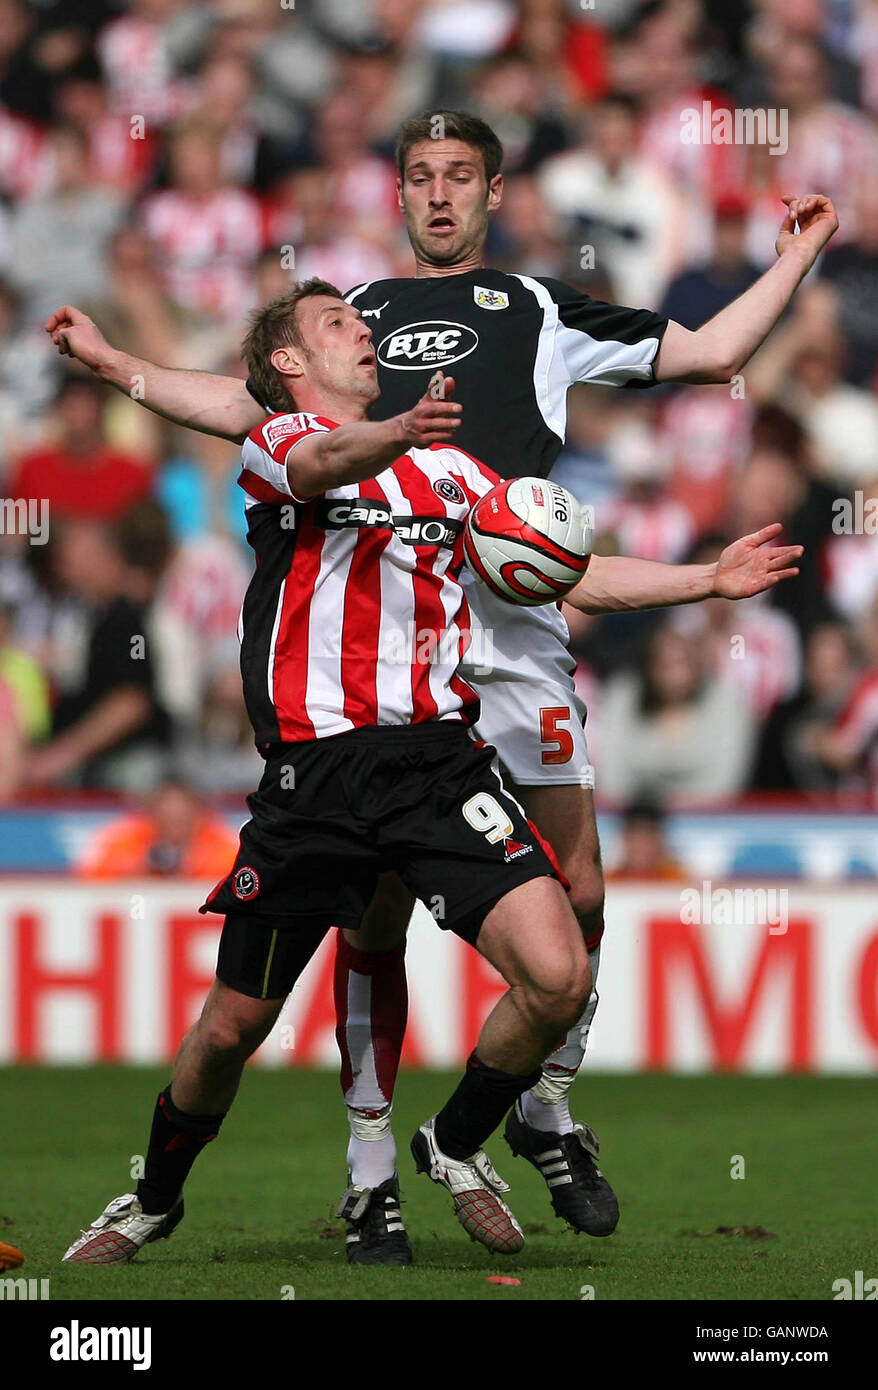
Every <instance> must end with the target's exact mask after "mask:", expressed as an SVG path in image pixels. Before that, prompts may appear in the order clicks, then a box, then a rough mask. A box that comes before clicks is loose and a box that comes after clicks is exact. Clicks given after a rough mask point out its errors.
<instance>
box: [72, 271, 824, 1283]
mask: <svg viewBox="0 0 878 1390" xmlns="http://www.w3.org/2000/svg"><path fill="white" fill-rule="evenodd" d="M371 336H372V335H371V330H370V328H369V326H368V324H367V323H366V321H365V320H364V319H363V318H362V316H361V315H360V313H359V311H358V310H357V309H356V308H354V307H351V306H350V305H348V304H346V303H345V302H344V301H343V299H342V297H341V294H340V292H339V291H337V290H335V289H334V287H333V286H331V285H327V284H326V283H325V282H323V281H310V282H307V283H306V284H304V285H302V286H299V287H297V288H296V289H295V290H293V291H292V292H291V293H290V294H289V295H287V296H283V297H281V299H280V300H277V301H273V302H272V303H271V304H269V305H267V306H265V307H264V308H263V309H262V310H259V311H257V313H256V314H255V315H254V320H253V324H252V327H251V331H250V333H249V334H248V337H247V339H246V341H245V354H246V356H247V358H248V361H249V362H251V363H253V364H256V365H257V366H259V367H261V368H262V369H263V371H264V372H265V374H266V378H268V377H269V376H271V378H272V382H273V385H274V386H276V387H277V388H283V389H284V390H285V391H286V393H287V402H288V405H290V404H293V403H295V405H297V406H299V407H301V409H297V410H290V409H287V410H286V411H283V412H280V413H277V414H275V415H272V416H271V417H270V418H269V419H268V420H267V421H264V422H262V423H261V424H259V425H257V426H256V428H255V429H253V430H252V431H251V432H250V434H249V435H248V437H247V439H246V440H245V442H244V447H243V453H242V467H241V474H240V477H239V483H240V485H241V487H242V489H243V491H244V494H245V497H246V507H247V519H248V540H249V542H250V545H251V546H252V548H253V550H254V553H255V556H256V560H257V564H256V568H255V571H254V574H253V577H252V579H251V581H250V585H249V587H248V590H247V595H246V598H245V602H244V607H243V613H242V621H241V669H242V674H243V678H244V696H245V700H246V704H247V711H248V714H249V716H250V720H251V722H252V724H253V729H254V733H255V738H256V742H257V745H258V746H259V748H260V751H261V752H262V754H263V756H264V758H265V763H266V766H265V772H264V775H263V777H262V780H261V782H260V785H259V789H258V791H257V792H256V793H254V795H253V796H251V797H250V799H249V803H248V804H249V808H250V820H249V821H248V822H247V824H246V825H245V826H244V827H243V829H242V831H241V840H240V847H239V850H238V854H237V856H236V859H235V863H234V865H233V866H232V867H231V869H230V872H229V874H228V875H227V876H226V877H225V878H224V879H223V880H222V882H221V883H220V884H218V885H217V887H216V888H215V889H214V891H213V892H212V893H211V894H210V896H209V897H208V899H207V902H206V903H205V904H204V905H203V907H202V909H201V910H202V911H210V912H221V913H223V914H224V917H225V921H224V925H223V930H222V935H221V938H220V947H219V957H218V962H217V979H216V981H215V982H214V985H213V986H212V988H211V991H210V994H209V995H208V998H207V1001H206V1003H205V1006H204V1010H203V1012H202V1015H201V1017H200V1019H199V1020H198V1022H197V1023H196V1024H195V1025H194V1026H193V1027H192V1029H190V1031H189V1033H187V1035H186V1037H185V1038H184V1040H183V1042H182V1044H181V1047H180V1051H179V1053H178V1056H177V1059H176V1062H175V1065H174V1074H173V1079H172V1082H171V1085H170V1086H168V1087H167V1088H166V1089H165V1090H164V1091H163V1092H162V1093H161V1095H160V1096H159V1098H158V1101H157V1103H156V1107H155V1112H154V1116H153V1124H152V1132H151V1135H150V1141H149V1147H148V1150H147V1156H146V1163H145V1168H144V1175H143V1178H142V1179H141V1180H140V1182H139V1184H138V1188H137V1192H136V1193H126V1194H125V1195H124V1196H123V1197H119V1198H116V1199H115V1200H114V1201H113V1202H111V1203H110V1204H109V1206H108V1207H107V1208H106V1209H105V1210H104V1212H102V1213H101V1215H100V1216H99V1217H98V1218H97V1220H96V1221H95V1222H94V1223H93V1224H92V1225H91V1226H90V1227H89V1228H88V1229H87V1230H86V1231H84V1232H83V1234H82V1235H81V1237H80V1238H79V1239H78V1240H76V1241H75V1242H74V1243H73V1245H72V1246H71V1247H70V1249H69V1250H68V1251H67V1254H66V1256H65V1258H66V1259H68V1260H72V1261H75V1262H81V1263H108V1262H124V1261H127V1260H130V1259H132V1258H133V1257H134V1256H135V1255H136V1254H137V1252H138V1250H139V1249H140V1248H141V1246H142V1245H144V1244H146V1243H147V1242H148V1241H151V1240H156V1239H160V1238H161V1237H163V1236H166V1235H169V1234H170V1232H171V1231H172V1230H173V1229H174V1227H175V1226H176V1224H177V1223H178V1222H179V1220H180V1218H181V1216H182V1214H183V1198H182V1189H183V1184H184V1182H185V1180H186V1177H187V1175H188V1173H189V1171H190V1169H191V1167H192V1164H193V1162H194V1160H195V1158H196V1157H197V1156H198V1154H199V1153H200V1151H201V1150H202V1149H203V1147H204V1145H205V1144H206V1143H207V1142H208V1141H209V1140H210V1139H212V1138H214V1137H216V1135H217V1133H218V1131H219V1128H220V1126H221V1124H222V1122H223V1119H224V1117H225V1114H226V1112H227V1111H228V1109H229V1106H230V1105H231V1103H232V1100H233V1099H234V1096H235V1093H236V1091H237V1088H238V1084H239V1082H240V1080H241V1075H242V1072H243V1069H244V1065H245V1062H246V1060H247V1058H248V1057H249V1056H250V1055H252V1053H253V1052H254V1051H255V1049H256V1048H257V1047H258V1046H259V1044H260V1043H261V1042H262V1041H263V1039H264V1038H265V1037H266V1036H267V1034H268V1033H269V1031H270V1030H271V1028H272V1027H273V1025H274V1023H275V1022H276V1020H277V1018H278V1015H279V1013H280V1010H281V1008H282V1007H283V1004H284V1000H285V998H286V996H287V994H288V993H289V991H290V990H291V989H292V988H293V986H294V985H295V983H296V980H297V979H298V977H299V975H300V973H301V971H302V970H303V969H304V967H305V965H306V964H307V963H308V961H309V960H310V958H311V956H312V955H313V953H314V951H315V950H316V949H317V947H318V945H319V944H320V942H321V940H322V939H323V937H324V935H325V934H326V932H327V931H328V930H330V929H331V928H332V927H340V928H343V929H346V930H349V931H351V932H353V933H356V932H357V931H359V930H361V929H362V924H363V918H364V914H365V913H366V911H367V909H368V907H369V904H370V902H371V900H372V898H373V896H374V893H375V888H376V885H377V881H378V876H379V874H380V873H382V872H387V873H394V874H397V875H399V876H400V877H401V879H402V880H403V881H404V883H405V885H406V887H407V889H408V890H409V891H410V892H411V893H412V894H414V895H416V896H417V897H418V898H420V899H421V901H422V902H425V903H430V902H435V901H441V902H442V903H443V904H444V914H443V916H442V920H441V922H440V925H441V926H442V927H443V928H444V929H450V930H452V931H454V932H455V933H456V934H457V935H459V936H461V937H462V938H463V939H464V940H465V941H467V942H469V943H471V944H472V945H474V946H476V947H477V949H478V950H479V951H480V952H481V954H482V955H483V956H485V958H486V959H487V960H488V961H490V962H491V963H492V964H493V965H494V966H495V967H496V969H497V970H498V971H499V972H500V974H501V975H502V976H503V977H504V978H505V979H506V981H507V983H508V985H509V990H508V992H507V993H506V995H504V996H503V997H502V998H501V999H500V1000H499V1001H498V1003H497V1004H496V1005H495V1007H494V1009H493V1010H492V1011H491V1014H490V1015H489V1017H488V1019H487V1020H486V1022H485V1024H484V1027H483V1028H482V1031H481V1033H480V1035H479V1040H478V1043H477V1045H476V1049H475V1051H474V1052H473V1054H472V1056H471V1057H470V1059H469V1062H468V1064H467V1068H466V1072H465V1074H464V1076H463V1078H462V1079H461V1081H460V1084H459V1086H458V1087H457V1089H456V1090H455V1092H454V1094H453V1095H452V1096H451V1097H450V1099H449V1100H448V1102H447V1104H446V1105H445V1106H443V1108H442V1109H441V1110H440V1112H439V1113H438V1114H437V1115H435V1116H433V1117H431V1118H430V1119H429V1120H427V1121H426V1122H425V1123H424V1124H423V1125H421V1126H420V1128H419V1129H418V1131H417V1133H416V1134H415V1136H414V1139H413V1141H412V1152H413V1154H414V1157H415V1160H416V1164H417V1166H418V1168H419V1170H420V1171H422V1172H424V1173H427V1174H428V1175H429V1176H430V1177H431V1179H432V1180H433V1181H434V1182H436V1183H439V1184H440V1185H441V1186H443V1187H445V1188H446V1189H447V1190H448V1191H449V1192H450V1193H451V1195H452V1197H453V1201H454V1209H455V1212H456V1214H457V1217H458V1219H459V1220H460V1222H461V1224H462V1225H463V1227H464V1229H465V1230H466V1231H467V1232H468V1233H469V1234H470V1235H471V1236H472V1237H473V1238H474V1239H476V1240H479V1241H481V1243H482V1244H483V1245H485V1246H487V1248H488V1249H490V1250H492V1251H496V1252H498V1253H512V1252H515V1251H517V1250H519V1249H521V1246H522V1245H523V1243H524V1238H523V1235H522V1232H521V1228H520V1227H519V1225H518V1223H517V1222H516V1221H515V1218H514V1217H513V1215H512V1213H511V1212H510V1210H509V1208H508V1207H507V1206H506V1204H505V1202H504V1201H503V1198H502V1195H501V1194H502V1192H503V1191H505V1190H506V1188H505V1184H503V1183H502V1181H501V1180H500V1178H499V1177H498V1175H497V1173H496V1172H495V1170H494V1169H493V1167H492V1165H491V1164H490V1161H489V1160H488V1158H487V1156H486V1155H485V1153H484V1152H483V1150H482V1144H483V1142H484V1141H485V1140H486V1139H487V1137H488V1136H489V1134H490V1133H491V1132H492V1131H493V1130H494V1128H495V1127H496V1126H497V1124H498V1123H499V1122H500V1121H501V1120H502V1118H503V1116H504V1114H506V1113H507V1112H508V1111H509V1108H510V1106H511V1105H513V1104H514V1103H515V1102H516V1100H517V1099H518V1097H519V1096H521V1095H522V1094H523V1093H524V1092H525V1091H527V1090H528V1089H529V1088H530V1087H531V1086H533V1085H534V1084H536V1083H537V1082H538V1080H539V1078H540V1075H541V1064H542V1062H543V1060H544V1058H545V1057H546V1056H547V1054H548V1053H549V1052H550V1050H551V1048H552V1047H553V1046H554V1044H555V1043H556V1042H557V1040H558V1037H559V1035H563V1032H564V1030H565V1029H566V1028H567V1027H569V1026H570V1024H571V1023H572V1022H573V1021H574V1019H575V1018H576V1017H577V1016H578V1015H579V1014H580V1012H581V1009H582V1006H583V1004H584V1002H585V1000H586V999H587V998H588V997H589V995H590V993H591V987H592V977H591V967H590V964H589V960H588V953H587V951H586V946H585V942H584V941H583V938H582V934H581V931H580V928H579V924H578V922H577V920H576V917H575V915H574V913H573V911H572V908H571V906H570V903H569V900H568V898H567V897H566V895H565V892H564V890H563V888H562V886H561V883H560V882H559V877H560V873H559V870H558V868H557V864H556V861H555V859H554V855H553V853H552V851H551V849H550V847H549V846H548V845H547V844H546V843H545V842H544V841H543V840H542V839H541V837H540V835H539V832H538V831H537V829H536V828H535V826H534V825H533V824H532V823H531V822H530V821H529V820H528V819H527V818H526V816H525V814H524V812H523V811H522V809H521V807H520V806H519V804H518V803H517V802H516V801H515V800H514V799H513V798H512V797H511V796H510V795H509V794H508V793H507V792H506V791H505V789H504V787H503V784H502V782H501V780H500V778H499V776H498V773H497V770H496V766H495V754H494V749H493V748H492V747H490V746H488V745H485V744H484V742H483V741H482V740H480V739H478V738H473V737H472V736H471V734H470V726H471V725H472V724H473V722H474V720H475V718H476V716H477V706H478V696H477V694H476V692H475V690H474V689H473V688H472V686H471V685H470V684H469V683H468V681H467V680H465V679H464V678H463V677H462V676H461V669H460V668H461V658H462V656H463V655H464V653H465V652H466V650H467V647H468V645H469V639H470V612H469V603H468V599H467V591H466V589H465V586H464V585H463V583H462V582H461V574H462V570H463V544H462V543H463V529H464V523H465V520H466V516H467V513H468V512H469V509H470V508H471V506H472V505H473V503H474V502H475V501H476V500H477V499H478V498H479V497H481V496H484V494H485V493H486V492H488V491H489V490H490V488H491V487H493V486H494V485H495V483H496V482H497V481H498V478H497V475H496V474H495V473H493V472H491V470H490V469H488V468H486V467H485V466H484V465H483V464H481V463H480V462H479V461H478V460H477V459H474V458H472V457H471V456H470V455H469V454H468V453H465V452H464V451H463V450H461V449H459V448H456V447H455V440H456V435H457V433H458V432H459V429H460V421H461V419H462V408H461V406H460V405H459V404H458V403H456V402H455V401H453V400H452V399H451V394H452V392H451V389H450V388H451V386H452V383H450V382H449V390H448V391H447V392H446V396H445V397H444V398H443V397H441V396H440V397H438V398H437V397H434V396H433V395H432V394H431V393H430V392H429V391H428V392H426V393H425V394H424V396H423V397H422V399H421V400H420V401H419V402H418V404H417V405H416V407H415V408H414V409H413V410H410V411H405V412H401V413H400V414H398V415H395V416H391V417H390V419H389V420H387V421H385V422H382V423H377V422H376V423H370V422H367V421H366V420H365V414H366V407H367V405H368V404H369V403H370V402H371V401H373V400H374V399H375V398H376V396H377V393H378V386H377V372H376V358H375V353H374V351H373V349H372V346H371ZM779 529H780V528H779V527H772V528H768V531H767V532H766V533H764V534H761V533H760V534H757V535H755V536H753V537H745V538H744V539H743V541H741V542H738V543H736V545H735V546H733V547H730V548H729V550H727V551H726V552H724V556H723V559H722V560H721V562H720V563H719V564H718V565H707V566H661V565H660V566H652V565H649V564H647V565H646V567H645V569H644V568H643V566H642V565H638V563H637V562H633V570H629V573H628V576H627V580H626V578H625V576H623V577H622V582H621V586H620V587H619V589H618V592H617V598H616V599H615V600H608V598H607V597H606V595H607V594H608V593H609V591H610V590H612V589H613V587H614V578H613V570H614V566H613V562H612V560H603V562H602V561H601V559H600V558H598V559H597V562H596V574H597V579H596V580H595V579H594V578H593V577H587V578H584V579H583V581H582V583H581V585H580V586H578V587H577V590H576V592H575V593H574V594H573V595H571V600H572V601H573V602H574V603H577V604H579V605H581V606H583V607H584V608H587V609H589V610H590V611H603V610H605V609H606V608H607V607H608V606H611V604H612V603H622V604H625V603H627V602H629V601H630V600H632V599H635V600H637V599H641V598H642V597H643V592H644V591H645V589H649V590H650V592H651V596H652V598H653V599H654V600H655V601H657V602H685V601H689V600H694V599H697V598H700V597H706V596H708V595H709V594H712V593H716V592H726V593H728V594H729V595H730V596H732V597H735V596H738V597H741V596H744V595H745V594H750V593H753V592H756V591H758V590H759V589H762V588H766V587H769V586H770V585H772V584H775V583H778V582H780V581H781V580H782V579H784V578H787V577H792V576H793V575H794V574H796V573H797V572H798V571H797V569H796V567H795V560H796V559H797V558H798V555H799V554H800V553H801V547H795V546H793V547H790V546H785V547H777V548H769V547H768V546H767V545H766V544H765V542H766V541H768V540H770V539H771V538H772V537H773V535H774V534H775V533H776V531H777V530H779ZM607 567H609V570H608V568H607ZM602 570H603V578H601V571H602ZM638 572H639V577H638ZM638 586H640V587H639V588H638ZM644 586H645V588H644ZM473 592H475V591H474V590H473ZM412 633H416V634H417V637H416V640H413V639H412V636H411V634H412ZM400 635H402V641H401V642H400V641H399V640H398V639H399V637H400ZM349 1201H350V1208H349V1210H347V1209H346V1211H345V1215H346V1217H347V1219H348V1224H349V1230H348V1243H349V1247H351V1248H352V1249H354V1250H357V1251H362V1250H363V1248H364V1237H365V1238H366V1239H365V1245H366V1246H369V1245H371V1249H372V1252H373V1253H374V1249H375V1247H376V1246H377V1247H378V1248H379V1249H380V1252H381V1255H382V1257H383V1258H382V1262H383V1263H397V1264H404V1263H407V1262H408V1260H409V1259H410V1247H409V1245H408V1240H407V1236H406V1233H405V1229H404V1226H403V1223H402V1220H401V1217H400V1213H399V1185H398V1178H397V1176H396V1173H395V1171H393V1172H391V1173H390V1174H389V1175H388V1176H387V1177H386V1178H385V1179H384V1180H383V1181H382V1182H381V1183H380V1184H378V1185H377V1186H375V1187H371V1188H368V1189H365V1190H362V1189H360V1190H358V1191H357V1192H356V1193H354V1192H352V1193H351V1194H350V1196H349ZM366 1215H368V1216H370V1217H371V1222H370V1224H369V1225H368V1226H367V1227H365V1229H364V1222H363V1217H364V1216H366Z"/></svg>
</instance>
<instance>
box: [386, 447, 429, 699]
mask: <svg viewBox="0 0 878 1390" xmlns="http://www.w3.org/2000/svg"><path fill="white" fill-rule="evenodd" d="M417 452H418V453H422V452H423V451H422V450H418V451H417ZM413 456H414V451H412V452H410V453H409V455H408V457H409V458H413ZM375 481H376V482H377V484H378V486H379V487H380V488H381V491H382V492H383V493H384V496H385V497H386V498H387V501H388V502H389V504H390V506H391V507H392V509H393V511H394V513H395V514H396V515H398V516H411V515H412V507H411V504H410V502H409V500H408V498H407V497H406V495H405V493H404V492H403V490H402V488H401V487H400V485H399V482H398V481H397V479H396V477H395V476H394V474H393V472H392V471H391V469H389V468H387V469H385V470H384V472H383V473H379V474H378V477H377V478H376V479H375ZM437 501H438V499H437ZM388 551H390V554H389V555H388ZM400 552H402V553H400ZM438 558H439V557H437V563H438ZM379 564H380V566H381V579H380V582H381V612H380V614H379V630H378V669H377V682H376V684H377V695H378V708H379V710H381V709H387V710H392V711H393V723H395V724H408V723H410V722H411V718H412V714H413V712H414V701H413V699H412V650H411V643H410V641H409V633H410V632H411V631H413V629H414V624H415V586H414V580H413V578H412V576H413V574H414V571H415V567H416V565H417V555H416V553H415V548H414V546H413V545H410V546H404V547H397V546H394V545H393V543H392V542H391V544H390V545H388V546H386V547H385V549H384V550H383V552H382V554H381V559H380V561H379ZM404 650H405V651H406V652H407V653H408V659H407V660H405V661H403V655H402V654H403V651H404Z"/></svg>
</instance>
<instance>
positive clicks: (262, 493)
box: [238, 468, 293, 507]
mask: <svg viewBox="0 0 878 1390" xmlns="http://www.w3.org/2000/svg"><path fill="white" fill-rule="evenodd" d="M238 486H239V487H242V488H243V489H244V491H245V492H246V493H249V495H250V496H251V497H255V498H256V501H257V502H273V503H278V502H279V503H280V504H281V506H284V507H288V506H290V504H291V503H292V501H293V499H292V497H291V496H290V495H289V493H287V492H278V490H277V488H276V487H272V485H271V483H270V482H269V481H268V479H267V478H260V476H259V474H258V473H254V472H253V470H252V469H250V468H242V469H241V472H240V473H239V475H238Z"/></svg>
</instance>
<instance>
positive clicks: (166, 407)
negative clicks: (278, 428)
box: [92, 352, 265, 444]
mask: <svg viewBox="0 0 878 1390" xmlns="http://www.w3.org/2000/svg"><path fill="white" fill-rule="evenodd" d="M92 371H93V372H94V374H95V376H97V377H99V378H100V380H101V381H106V382H107V383H108V384H109V385H110V386H115V387H116V390H117V391H123V392H124V393H125V395H127V396H130V397H131V399H132V400H135V401H138V402H139V403H140V404H141V405H145V406H146V408H147V410H151V411H153V413H154V414H156V415H161V416H163V417H164V418H165V419H166V420H172V421H173V422H174V424H176V425H185V426H187V428H188V429H192V430H198V431H199V432H200V433H201V434H215V435H217V436H219V438H220V439H230V440H232V441H234V442H235V443H237V444H240V443H241V441H242V440H244V439H246V437H247V435H248V434H249V433H250V431H251V430H252V429H255V427H256V426H257V425H258V424H259V423H260V422H261V421H262V420H264V419H265V412H264V410H263V409H262V407H261V406H260V405H258V404H257V403H256V401H254V399H253V397H252V396H251V395H250V392H249V391H248V390H247V387H246V386H245V384H244V382H243V381H239V380H238V378H237V377H228V376H216V375H215V374H213V373H212V372H193V371H188V370H186V369H184V368H176V367H159V366H157V365H156V364H155V363H154V362H146V361H144V360H143V358H140V357H131V356H130V355H129V354H128V353H127V352H114V353H113V354H112V356H111V357H110V358H109V359H108V360H106V361H105V362H103V363H102V364H101V366H100V367H97V368H94V367H93V368H92Z"/></svg>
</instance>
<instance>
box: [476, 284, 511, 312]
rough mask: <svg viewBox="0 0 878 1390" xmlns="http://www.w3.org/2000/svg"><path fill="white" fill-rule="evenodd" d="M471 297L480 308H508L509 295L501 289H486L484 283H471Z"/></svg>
mask: <svg viewBox="0 0 878 1390" xmlns="http://www.w3.org/2000/svg"><path fill="white" fill-rule="evenodd" d="M473 299H474V300H475V301H476V303H477V304H478V306H479V308H480V309H508V308H509V295H508V294H505V293H504V292H503V290H486V289H485V287H484V285H473Z"/></svg>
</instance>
